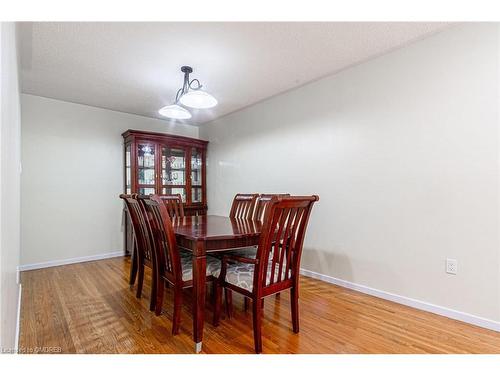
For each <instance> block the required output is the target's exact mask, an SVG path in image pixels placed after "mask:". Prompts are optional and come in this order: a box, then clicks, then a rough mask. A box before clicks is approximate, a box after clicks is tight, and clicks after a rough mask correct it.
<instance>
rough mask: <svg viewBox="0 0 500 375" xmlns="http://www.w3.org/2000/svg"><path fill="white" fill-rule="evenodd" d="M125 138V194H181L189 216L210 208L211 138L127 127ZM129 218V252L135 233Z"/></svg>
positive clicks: (127, 221)
mask: <svg viewBox="0 0 500 375" xmlns="http://www.w3.org/2000/svg"><path fill="white" fill-rule="evenodd" d="M122 136H123V141H124V143H123V144H124V193H125V194H132V193H139V194H146V195H147V194H159V195H162V194H180V195H181V196H182V201H183V202H184V212H185V215H186V216H195V215H205V214H206V211H207V192H206V166H205V160H206V152H207V144H208V142H207V141H203V140H200V139H194V138H188V137H181V136H177V135H170V134H165V133H153V132H145V131H139V130H127V131H126V132H125V133H123V134H122ZM124 217H125V251H126V253H130V250H131V246H132V243H133V237H132V236H133V234H132V230H131V226H130V223H129V220H128V215H124Z"/></svg>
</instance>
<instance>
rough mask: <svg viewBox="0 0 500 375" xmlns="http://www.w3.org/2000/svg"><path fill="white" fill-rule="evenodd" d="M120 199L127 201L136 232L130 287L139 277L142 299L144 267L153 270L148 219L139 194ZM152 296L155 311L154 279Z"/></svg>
mask: <svg viewBox="0 0 500 375" xmlns="http://www.w3.org/2000/svg"><path fill="white" fill-rule="evenodd" d="M120 198H121V199H123V200H124V201H125V205H126V206H127V211H128V213H129V216H130V221H131V222H132V228H133V231H134V241H135V246H134V251H133V253H132V260H131V266H130V281H129V283H130V286H131V287H132V286H133V285H134V283H135V278H136V275H137V274H138V275H137V278H138V281H137V292H136V297H137V298H141V295H142V286H143V283H144V266H147V267H149V268H151V269H153V254H152V243H151V237H150V235H149V232H148V230H147V226H146V219H145V217H144V215H143V210H142V207H141V203H140V202H139V200H138V199H137V194H120ZM151 284H152V287H151V296H150V305H149V308H150V310H153V309H154V304H155V303H154V299H155V297H154V296H155V293H156V284H155V280H154V278H153V279H152V283H151Z"/></svg>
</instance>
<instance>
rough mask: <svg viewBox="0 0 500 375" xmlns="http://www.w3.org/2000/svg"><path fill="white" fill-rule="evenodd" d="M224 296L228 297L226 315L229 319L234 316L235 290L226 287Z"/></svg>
mask: <svg viewBox="0 0 500 375" xmlns="http://www.w3.org/2000/svg"><path fill="white" fill-rule="evenodd" d="M224 297H225V299H226V315H227V318H228V319H231V317H232V316H233V291H232V290H230V289H228V288H224Z"/></svg>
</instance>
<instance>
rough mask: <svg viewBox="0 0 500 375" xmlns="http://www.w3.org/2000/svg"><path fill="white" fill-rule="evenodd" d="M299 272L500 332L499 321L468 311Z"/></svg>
mask: <svg viewBox="0 0 500 375" xmlns="http://www.w3.org/2000/svg"><path fill="white" fill-rule="evenodd" d="M300 273H301V275H304V276H309V277H312V278H313V279H318V280H322V281H325V282H327V283H330V284H335V285H338V286H342V287H344V288H347V289H352V290H356V291H358V292H362V293H365V294H369V295H371V296H375V297H378V298H382V299H385V300H389V301H392V302H396V303H399V304H402V305H406V306H410V307H413V308H415V309H419V310H424V311H427V312H431V313H434V314H438V315H442V316H445V317H447V318H451V319H455V320H459V321H461V322H465V323H469V324H473V325H476V326H479V327H483V328H487V329H491V330H493V331H497V332H500V322H497V321H495V320H491V319H487V318H482V317H480V316H476V315H472V314H468V313H465V312H462V311H457V310H453V309H449V308H447V307H443V306H438V305H434V304H432V303H429V302H424V301H420V300H416V299H413V298H409V297H404V296H400V295H398V294H394V293H389V292H385V291H383V290H379V289H375V288H371V287H368V286H365V285H361V284H356V283H353V282H351V281H346V280H342V279H338V278H336V277H332V276H328V275H323V274H321V273H318V272H314V271H309V270H306V269H303V268H301V269H300Z"/></svg>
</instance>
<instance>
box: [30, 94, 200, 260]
mask: <svg viewBox="0 0 500 375" xmlns="http://www.w3.org/2000/svg"><path fill="white" fill-rule="evenodd" d="M21 109H22V131H23V137H22V163H23V174H22V181H21V192H22V201H21V220H22V226H21V246H22V251H21V264H22V265H28V264H34V263H42V262H48V261H57V260H65V259H71V258H77V257H84V256H94V255H99V254H103V253H110V252H115V251H121V250H122V249H123V233H122V231H121V230H122V228H121V220H122V215H121V214H122V207H123V202H122V201H121V200H120V199H119V198H118V195H119V194H120V193H122V192H123V146H122V144H123V139H122V137H121V134H122V133H123V132H124V131H125V130H127V129H138V130H149V131H159V132H167V133H171V134H177V135H184V136H188V137H194V138H197V137H198V128H197V127H194V126H190V125H179V124H177V125H174V124H171V123H169V122H167V121H161V120H156V119H151V118H147V117H141V116H135V115H130V114H126V113H121V112H115V111H109V110H105V109H100V108H95V107H89V106H85V105H80V104H74V103H68V102H63V101H59V100H53V99H47V98H42V97H38V96H32V95H25V94H23V95H22V96H21Z"/></svg>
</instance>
